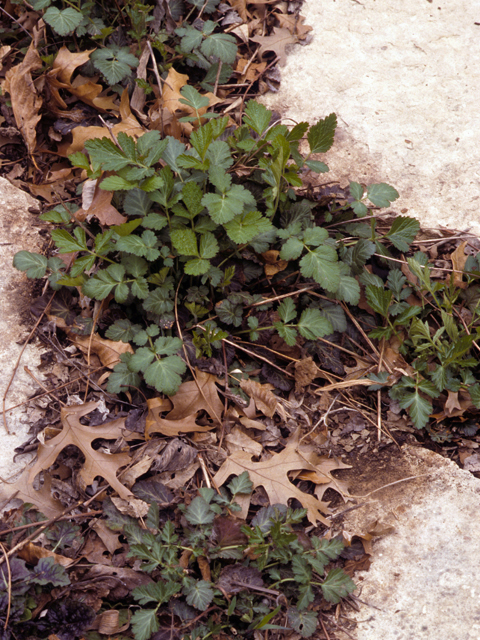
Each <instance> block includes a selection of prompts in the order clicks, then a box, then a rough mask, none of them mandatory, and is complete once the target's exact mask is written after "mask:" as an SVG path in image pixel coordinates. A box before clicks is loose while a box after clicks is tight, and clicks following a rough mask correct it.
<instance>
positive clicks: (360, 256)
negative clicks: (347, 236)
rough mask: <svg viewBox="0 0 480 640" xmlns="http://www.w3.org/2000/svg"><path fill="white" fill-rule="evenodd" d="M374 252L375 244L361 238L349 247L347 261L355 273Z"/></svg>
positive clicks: (361, 268) (359, 270)
mask: <svg viewBox="0 0 480 640" xmlns="http://www.w3.org/2000/svg"><path fill="white" fill-rule="evenodd" d="M374 253H375V244H374V243H373V242H371V241H370V240H365V239H364V238H361V239H360V240H359V241H358V242H357V243H356V244H355V246H353V247H352V248H351V249H349V253H348V260H347V261H348V264H350V266H351V267H352V269H353V272H354V273H355V274H356V275H358V274H360V273H362V271H363V267H364V265H365V263H366V262H367V260H368V259H369V258H371V257H372V256H373V254H374ZM355 304H357V303H355Z"/></svg>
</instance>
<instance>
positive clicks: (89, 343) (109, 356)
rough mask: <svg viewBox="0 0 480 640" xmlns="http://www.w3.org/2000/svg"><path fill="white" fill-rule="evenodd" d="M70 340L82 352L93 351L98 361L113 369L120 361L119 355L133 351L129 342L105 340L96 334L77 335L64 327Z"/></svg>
mask: <svg viewBox="0 0 480 640" xmlns="http://www.w3.org/2000/svg"><path fill="white" fill-rule="evenodd" d="M65 331H66V332H67V334H68V336H69V338H70V340H71V341H72V342H73V344H74V345H75V346H76V347H78V348H79V349H80V351H82V352H83V353H84V354H86V355H87V354H88V353H89V352H90V353H94V354H95V355H97V356H98V357H99V358H100V362H101V363H102V364H103V366H104V367H108V369H113V367H114V366H115V365H116V364H118V363H119V362H120V355H121V354H122V353H133V352H134V351H133V349H132V347H131V346H130V344H129V343H128V342H127V343H124V342H115V341H114V340H106V339H105V338H102V337H101V336H97V335H96V334H95V335H94V336H93V337H91V336H79V335H77V334H76V333H74V332H73V331H71V330H69V328H68V327H66V328H65Z"/></svg>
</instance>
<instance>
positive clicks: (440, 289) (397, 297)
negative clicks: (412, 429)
mask: <svg viewBox="0 0 480 640" xmlns="http://www.w3.org/2000/svg"><path fill="white" fill-rule="evenodd" d="M407 263H408V268H409V270H410V273H411V274H412V276H413V278H411V280H413V279H416V282H415V284H414V286H413V287H412V286H411V284H412V283H407V278H406V276H405V275H403V274H402V272H401V271H400V270H398V269H392V270H391V271H390V273H389V275H388V278H387V281H386V283H383V281H382V280H380V278H378V277H376V276H372V275H371V274H368V275H366V276H364V282H367V281H368V282H369V284H367V285H366V288H365V289H366V297H367V300H368V303H369V305H370V306H371V307H372V309H374V311H376V312H377V313H378V314H379V315H381V316H382V317H383V318H384V319H385V321H386V326H384V327H382V328H380V327H379V328H377V329H375V330H374V331H372V332H371V333H370V337H373V338H379V339H390V338H391V337H392V335H395V336H396V338H397V339H398V340H399V342H400V343H401V346H400V353H401V354H402V355H403V356H404V357H405V358H406V359H407V361H408V362H409V363H411V365H412V367H413V369H414V373H412V375H403V376H402V377H401V379H400V380H399V381H397V382H395V384H393V386H392V388H391V389H390V396H391V397H392V398H393V399H395V400H398V402H399V405H400V407H401V408H403V409H407V411H408V413H409V414H410V416H411V418H412V420H413V423H414V425H415V426H416V427H417V428H418V429H421V428H423V427H425V426H426V424H427V422H428V419H429V416H430V414H431V413H432V411H433V407H432V404H431V402H430V399H429V398H437V397H438V396H440V394H441V393H442V392H444V391H448V392H451V393H458V392H463V393H465V394H467V395H468V397H469V398H470V400H471V402H472V403H473V404H474V406H475V407H476V408H480V385H479V384H478V381H477V380H478V378H477V376H476V375H475V373H477V371H478V365H479V361H478V359H477V358H476V357H473V356H472V349H473V348H474V344H475V341H476V340H477V339H478V337H479V335H480V327H479V326H478V319H479V310H478V297H477V296H476V291H477V287H478V285H476V284H475V282H476V281H477V279H478V277H479V275H480V273H479V269H478V263H476V262H474V261H473V260H472V261H471V262H470V264H467V265H466V269H469V270H467V271H466V276H467V279H468V284H469V285H470V286H468V287H467V289H466V290H465V291H463V290H462V289H461V288H459V287H458V286H457V285H456V282H455V280H454V278H453V277H452V278H450V281H449V282H448V283H446V282H438V281H437V282H434V281H432V279H431V269H430V267H429V266H428V264H427V256H426V255H425V254H423V253H422V252H417V253H416V254H415V255H414V256H413V257H412V258H408V260H407ZM413 290H414V291H415V292H416V294H417V295H419V296H420V298H419V303H418V304H417V305H408V304H407V303H406V302H405V299H406V298H408V297H409V296H410V295H411V294H412V291H413ZM460 297H463V298H464V299H466V300H470V302H471V304H470V309H471V313H470V316H471V317H470V320H469V322H468V323H467V322H465V321H463V322H462V319H461V316H460V315H459V314H458V312H457V311H456V308H455V304H456V303H457V301H458V300H459V298H460ZM472 302H473V304H472ZM475 370H476V371H475ZM477 375H478V374H477ZM372 378H374V379H375V380H377V381H379V382H382V381H383V382H386V381H387V375H386V374H384V375H383V377H382V376H372Z"/></svg>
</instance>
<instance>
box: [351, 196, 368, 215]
mask: <svg viewBox="0 0 480 640" xmlns="http://www.w3.org/2000/svg"><path fill="white" fill-rule="evenodd" d="M350 206H351V207H352V209H353V211H354V213H355V215H356V216H357V217H358V218H363V216H366V215H367V213H368V207H367V205H366V204H363V202H357V201H356V200H355V201H354V202H352V204H351V205H350Z"/></svg>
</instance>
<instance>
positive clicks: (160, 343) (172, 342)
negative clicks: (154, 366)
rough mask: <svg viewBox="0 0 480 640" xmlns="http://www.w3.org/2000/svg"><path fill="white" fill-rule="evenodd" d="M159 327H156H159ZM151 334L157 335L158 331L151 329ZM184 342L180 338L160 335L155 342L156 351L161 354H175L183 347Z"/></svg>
mask: <svg viewBox="0 0 480 640" xmlns="http://www.w3.org/2000/svg"><path fill="white" fill-rule="evenodd" d="M157 328H158V327H155V329H157ZM149 334H150V335H157V334H158V331H156V332H155V334H153V333H152V332H151V331H149ZM182 345H183V342H182V341H181V340H180V338H171V337H169V336H160V338H157V339H156V340H155V343H154V348H155V353H156V354H157V355H161V356H173V355H175V354H176V353H177V352H178V351H180V349H181V348H182Z"/></svg>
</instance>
